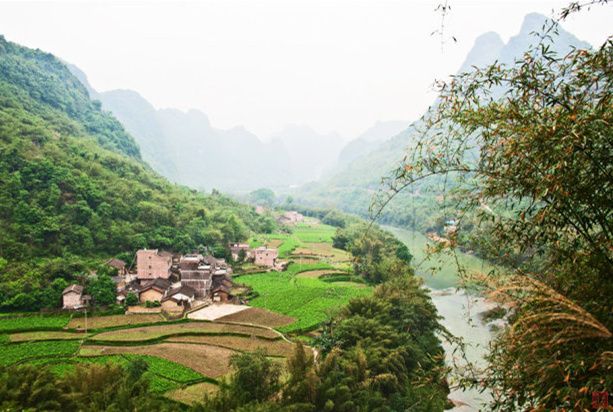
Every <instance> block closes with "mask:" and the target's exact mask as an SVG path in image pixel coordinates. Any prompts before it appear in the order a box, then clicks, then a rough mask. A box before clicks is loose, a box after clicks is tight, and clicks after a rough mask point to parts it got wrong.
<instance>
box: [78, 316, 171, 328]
mask: <svg viewBox="0 0 613 412" xmlns="http://www.w3.org/2000/svg"><path fill="white" fill-rule="evenodd" d="M164 321H165V319H164V318H163V317H162V316H160V315H159V314H134V315H112V316H94V317H91V318H90V317H88V318H87V328H88V329H104V328H112V327H116V326H130V325H143V324H148V323H160V322H164ZM84 327H85V318H73V319H71V320H70V322H68V328H70V329H83V328H84Z"/></svg>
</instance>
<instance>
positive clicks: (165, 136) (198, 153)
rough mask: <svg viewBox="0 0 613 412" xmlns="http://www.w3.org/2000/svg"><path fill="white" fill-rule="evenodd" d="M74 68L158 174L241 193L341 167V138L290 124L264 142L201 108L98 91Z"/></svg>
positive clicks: (297, 181) (127, 92)
mask: <svg viewBox="0 0 613 412" xmlns="http://www.w3.org/2000/svg"><path fill="white" fill-rule="evenodd" d="M68 68H69V69H70V70H71V72H72V73H73V74H74V75H75V76H76V77H77V78H78V79H79V80H80V81H81V83H82V84H83V85H84V87H85V88H86V89H87V90H88V92H89V95H90V96H91V97H92V98H93V99H96V100H99V101H100V102H101V103H102V108H103V109H105V110H108V111H110V112H111V113H112V114H113V115H114V116H115V117H116V118H117V119H118V120H119V121H120V122H121V123H122V124H123V126H124V127H125V128H126V130H127V131H128V132H129V133H130V134H131V135H132V136H134V138H135V139H136V141H137V143H138V144H139V146H140V147H141V153H142V157H143V159H144V160H145V161H146V162H147V163H149V164H150V165H151V167H153V169H154V170H156V171H157V172H159V173H160V174H162V175H163V176H165V177H167V178H168V179H170V180H172V181H174V182H177V183H181V184H185V185H188V186H190V187H193V188H196V189H202V190H210V189H213V188H216V189H220V190H223V191H226V192H232V193H237V192H246V191H251V190H255V189H258V188H262V187H272V188H277V187H287V186H290V185H298V184H302V183H305V182H307V181H311V180H316V179H317V178H319V177H320V175H321V174H322V173H323V172H324V171H325V170H327V169H329V168H331V167H332V165H334V164H335V162H336V157H337V155H338V153H339V151H340V149H341V146H342V140H341V139H340V137H339V136H338V135H336V134H329V135H321V134H319V133H317V132H315V131H314V130H312V129H310V128H308V127H306V126H288V127H286V128H285V129H283V130H282V131H280V132H279V133H277V134H275V135H274V136H273V138H272V141H270V142H263V141H262V140H260V139H259V138H258V137H257V136H256V135H255V134H253V133H251V132H249V131H248V130H246V129H245V128H244V127H241V126H239V127H235V128H232V129H228V130H222V129H218V128H215V127H213V126H212V125H211V122H210V121H209V119H208V117H207V116H206V114H204V113H203V112H201V111H199V110H188V111H186V112H184V111H180V110H176V109H156V108H154V107H153V105H151V104H150V103H149V102H148V101H147V100H145V99H144V98H143V97H142V96H141V95H140V94H138V93H137V92H135V91H132V90H112V91H106V92H98V91H96V90H94V89H93V88H92V87H91V85H90V84H89V82H88V80H87V76H86V75H85V73H83V71H81V70H80V69H79V68H78V67H76V66H74V65H70V64H69V65H68ZM321 147H326V150H320V148H321ZM254 171H255V172H256V173H254Z"/></svg>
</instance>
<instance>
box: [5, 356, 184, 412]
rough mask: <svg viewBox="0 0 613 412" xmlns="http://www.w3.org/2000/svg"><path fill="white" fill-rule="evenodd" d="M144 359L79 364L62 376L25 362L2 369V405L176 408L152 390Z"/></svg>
mask: <svg viewBox="0 0 613 412" xmlns="http://www.w3.org/2000/svg"><path fill="white" fill-rule="evenodd" d="M147 369H148V366H147V363H146V362H144V361H142V360H136V361H133V362H129V363H127V364H126V365H125V366H121V365H117V364H113V363H105V364H86V365H77V366H76V368H75V369H74V370H72V371H69V372H68V373H65V374H63V375H62V376H58V375H56V374H54V373H52V371H51V367H42V368H41V367H39V366H32V365H23V366H17V367H11V368H2V369H0V408H1V409H2V410H6V411H17V410H44V411H67V410H89V411H136V410H159V411H170V410H175V409H176V406H175V405H173V404H172V403H171V402H170V401H168V400H166V399H164V398H161V397H159V396H156V395H155V394H154V393H152V391H151V388H150V383H149V380H148V378H147V376H146V372H147Z"/></svg>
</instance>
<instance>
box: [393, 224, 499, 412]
mask: <svg viewBox="0 0 613 412" xmlns="http://www.w3.org/2000/svg"><path fill="white" fill-rule="evenodd" d="M385 229H386V230H389V231H390V232H392V233H393V234H394V235H396V237H398V239H400V240H402V241H403V242H404V243H405V244H406V245H407V247H408V248H409V250H410V251H411V254H412V255H413V265H414V267H415V268H416V273H417V275H418V276H420V277H422V278H423V279H424V281H425V284H426V286H427V287H428V288H429V289H430V290H431V293H430V295H431V296H432V301H433V303H434V304H435V305H436V308H437V309H438V312H439V314H440V315H441V316H442V318H443V319H442V320H441V323H442V324H443V326H445V327H446V328H447V329H448V330H449V332H451V333H452V334H453V335H455V336H457V337H461V338H462V339H464V341H465V343H466V345H467V347H466V357H467V359H469V360H470V361H471V362H474V363H475V365H476V366H477V367H485V361H484V359H483V356H484V355H485V353H486V351H487V347H488V344H489V342H490V340H491V339H492V336H493V335H492V332H491V330H490V325H488V324H485V323H484V322H482V321H481V318H480V316H479V314H480V313H481V312H484V311H486V310H488V309H491V308H492V304H491V303H488V302H487V301H486V300H485V299H483V298H482V297H478V296H471V295H470V294H468V293H466V291H465V290H464V289H458V286H459V278H458V263H459V264H460V265H461V266H462V267H464V268H465V269H466V270H467V271H480V272H484V273H487V272H488V271H489V270H491V269H492V268H493V267H492V266H491V265H489V264H488V263H486V262H484V261H483V260H481V259H479V258H477V257H475V256H472V255H469V254H465V253H461V252H457V253H456V256H451V255H443V256H440V255H439V256H436V257H429V256H428V254H427V253H426V248H427V246H428V244H430V243H431V241H430V240H429V239H428V238H427V237H426V236H424V235H423V234H421V233H419V232H416V231H412V230H406V229H399V228H395V227H389V226H386V227H385ZM456 259H457V260H456ZM444 346H445V352H446V357H447V362H448V364H452V362H453V358H452V357H453V356H454V355H453V354H452V348H451V347H450V345H449V344H447V343H445V344H444ZM450 384H451V386H452V387H453V385H454V383H453V381H452V380H450ZM449 398H450V399H453V400H454V401H459V402H462V403H463V404H465V405H463V406H456V407H455V408H453V409H452V410H453V411H457V412H460V411H462V412H465V411H478V410H480V409H483V406H482V405H483V403H484V402H487V401H488V400H489V399H490V396H489V394H488V393H487V392H484V393H480V392H478V391H477V390H474V389H467V390H462V389H452V391H451V393H450V394H449Z"/></svg>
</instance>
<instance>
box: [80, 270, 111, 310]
mask: <svg viewBox="0 0 613 412" xmlns="http://www.w3.org/2000/svg"><path fill="white" fill-rule="evenodd" d="M116 289H117V286H116V285H115V282H113V279H111V278H110V277H109V276H107V275H94V276H92V277H91V278H90V279H89V281H88V283H87V292H88V293H89V294H90V295H91V297H92V300H93V302H94V304H96V305H111V304H113V303H115V298H116Z"/></svg>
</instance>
